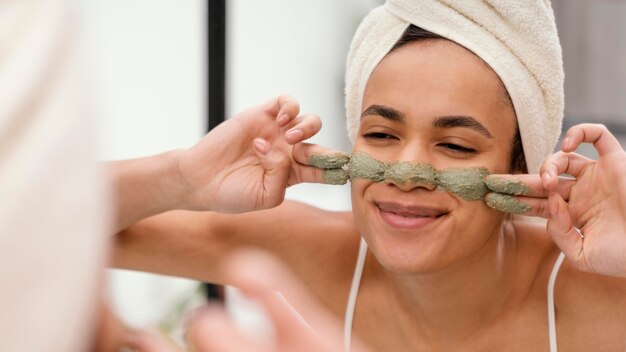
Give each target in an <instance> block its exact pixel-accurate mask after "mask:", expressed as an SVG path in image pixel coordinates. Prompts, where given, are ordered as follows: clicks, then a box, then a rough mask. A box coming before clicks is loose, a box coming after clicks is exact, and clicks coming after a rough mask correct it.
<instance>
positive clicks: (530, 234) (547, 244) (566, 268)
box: [515, 221, 626, 351]
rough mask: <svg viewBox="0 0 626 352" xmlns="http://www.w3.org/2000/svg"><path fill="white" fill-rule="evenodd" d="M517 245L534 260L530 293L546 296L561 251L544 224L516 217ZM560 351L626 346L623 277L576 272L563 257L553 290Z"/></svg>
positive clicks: (625, 291)
mask: <svg viewBox="0 0 626 352" xmlns="http://www.w3.org/2000/svg"><path fill="white" fill-rule="evenodd" d="M515 228H516V231H517V233H518V235H519V236H518V238H519V247H521V248H523V251H522V252H523V253H524V254H523V255H524V256H526V257H527V258H528V259H529V260H531V261H534V262H535V263H536V272H535V274H534V275H535V279H534V281H535V283H534V291H535V294H534V296H535V297H537V298H538V299H541V300H542V301H543V300H545V299H546V298H545V297H546V295H547V286H548V280H549V277H550V273H551V272H552V270H553V268H554V267H555V263H556V260H557V258H558V256H559V254H560V253H561V251H560V249H559V248H558V246H556V245H555V244H554V242H553V241H552V239H551V237H550V236H549V235H548V233H547V232H546V229H545V223H542V222H534V221H521V222H519V221H517V222H515ZM554 302H555V310H556V328H557V339H558V345H559V350H563V351H624V350H626V279H623V278H618V277H611V276H604V275H598V274H591V273H587V272H582V271H579V270H577V269H576V268H574V267H573V265H571V264H570V263H569V262H568V260H567V258H566V259H565V260H564V261H563V264H562V265H561V267H560V269H559V271H558V275H557V279H556V283H555V288H554Z"/></svg>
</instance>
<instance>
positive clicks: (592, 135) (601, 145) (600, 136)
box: [562, 123, 623, 157]
mask: <svg viewBox="0 0 626 352" xmlns="http://www.w3.org/2000/svg"><path fill="white" fill-rule="evenodd" d="M582 143H593V147H594V148H596V150H597V151H598V155H599V156H600V157H602V156H604V155H606V154H609V153H613V152H619V151H623V149H622V146H621V145H620V143H619V141H618V140H617V138H615V136H613V134H611V132H610V131H609V130H608V129H607V128H606V126H604V125H602V124H591V123H583V124H580V125H576V126H574V127H572V128H570V129H569V130H568V131H567V133H566V135H565V138H564V139H563V144H562V150H563V151H564V152H572V151H574V150H576V148H578V146H579V145H580V144H582Z"/></svg>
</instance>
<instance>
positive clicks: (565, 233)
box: [546, 192, 583, 264]
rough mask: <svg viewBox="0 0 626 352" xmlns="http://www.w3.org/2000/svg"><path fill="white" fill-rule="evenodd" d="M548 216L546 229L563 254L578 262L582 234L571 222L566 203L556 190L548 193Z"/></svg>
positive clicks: (581, 250) (581, 248) (581, 246)
mask: <svg viewBox="0 0 626 352" xmlns="http://www.w3.org/2000/svg"><path fill="white" fill-rule="evenodd" d="M548 208H549V210H550V216H549V218H548V224H547V225H546V230H547V231H548V233H549V234H550V236H551V237H552V239H553V240H554V242H555V243H556V245H557V246H559V248H560V249H561V251H562V252H563V253H564V254H565V256H566V257H567V258H568V259H569V260H571V261H572V262H574V263H575V264H579V262H580V256H581V255H582V253H583V236H582V235H581V234H580V232H578V230H577V229H576V228H575V227H574V225H573V223H572V218H571V216H570V213H569V209H568V206H567V203H565V201H564V200H563V198H561V196H560V195H559V194H558V193H556V192H550V193H549V194H548Z"/></svg>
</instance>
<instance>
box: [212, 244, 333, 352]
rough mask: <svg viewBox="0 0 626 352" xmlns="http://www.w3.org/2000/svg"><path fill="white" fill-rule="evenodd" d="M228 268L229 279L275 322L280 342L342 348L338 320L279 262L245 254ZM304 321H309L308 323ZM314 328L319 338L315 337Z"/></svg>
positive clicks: (262, 255)
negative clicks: (301, 342) (255, 301)
mask: <svg viewBox="0 0 626 352" xmlns="http://www.w3.org/2000/svg"><path fill="white" fill-rule="evenodd" d="M224 268H225V269H224V271H225V273H226V277H228V278H229V279H230V280H231V282H233V284H234V285H236V286H237V287H240V288H241V289H243V290H244V292H246V293H247V294H248V295H249V296H252V297H253V298H255V299H257V300H258V301H259V302H260V303H261V304H263V306H264V307H265V309H266V311H267V312H268V314H269V316H270V318H271V319H272V321H273V322H274V325H275V329H276V334H277V337H278V338H279V340H280V339H281V338H282V339H294V340H296V341H297V340H300V341H302V340H303V339H304V340H306V339H312V338H314V337H315V340H316V341H317V342H318V343H321V342H323V343H324V344H328V346H335V347H340V346H341V341H342V336H341V329H340V325H339V323H338V322H337V320H335V319H334V318H333V317H332V316H331V315H330V313H329V312H328V311H327V310H326V309H324V308H323V307H322V306H321V305H320V304H319V303H318V302H317V301H316V300H315V299H314V298H313V297H312V295H311V294H310V293H309V292H308V290H307V289H306V288H305V287H304V285H303V284H302V283H301V282H300V281H299V280H298V279H297V278H296V277H295V276H294V275H293V273H292V272H291V271H289V270H288V269H287V268H286V267H285V266H284V265H283V264H282V263H280V262H279V261H278V260H277V259H275V258H274V257H272V256H270V255H268V254H266V253H263V252H260V251H255V250H243V251H240V252H238V253H235V254H234V255H232V256H231V257H230V258H228V259H227V260H226V261H225V264H224ZM274 290H279V291H280V292H281V293H282V294H283V295H284V297H286V298H287V299H288V300H289V302H291V303H292V304H294V306H296V307H297V308H298V312H299V313H301V315H300V314H298V313H296V311H295V310H294V309H293V308H292V307H291V305H289V304H287V303H286V301H285V300H284V299H282V298H280V296H277V295H276V293H275V292H273V291H274ZM302 317H304V318H302ZM303 319H306V322H305V321H304V320H303ZM307 322H308V324H307ZM309 324H310V325H309ZM311 328H313V330H314V331H315V332H316V333H317V335H312V334H311ZM312 350H315V349H312ZM317 350H319V349H317Z"/></svg>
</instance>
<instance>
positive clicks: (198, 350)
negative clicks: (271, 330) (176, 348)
mask: <svg viewBox="0 0 626 352" xmlns="http://www.w3.org/2000/svg"><path fill="white" fill-rule="evenodd" d="M187 337H188V339H189V344H190V345H191V347H192V351H194V352H230V351H232V352H235V351H269V349H268V348H267V346H264V345H265V344H264V343H263V341H255V340H253V339H252V338H251V337H249V336H247V335H246V334H244V333H243V332H241V331H239V330H238V329H237V328H236V327H235V325H234V324H233V323H232V322H231V320H230V319H229V317H228V315H227V314H226V312H224V311H223V310H222V309H217V308H211V309H204V311H203V312H202V313H200V314H198V316H197V317H195V318H194V320H193V321H192V322H191V323H190V325H189V330H188V332H187Z"/></svg>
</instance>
